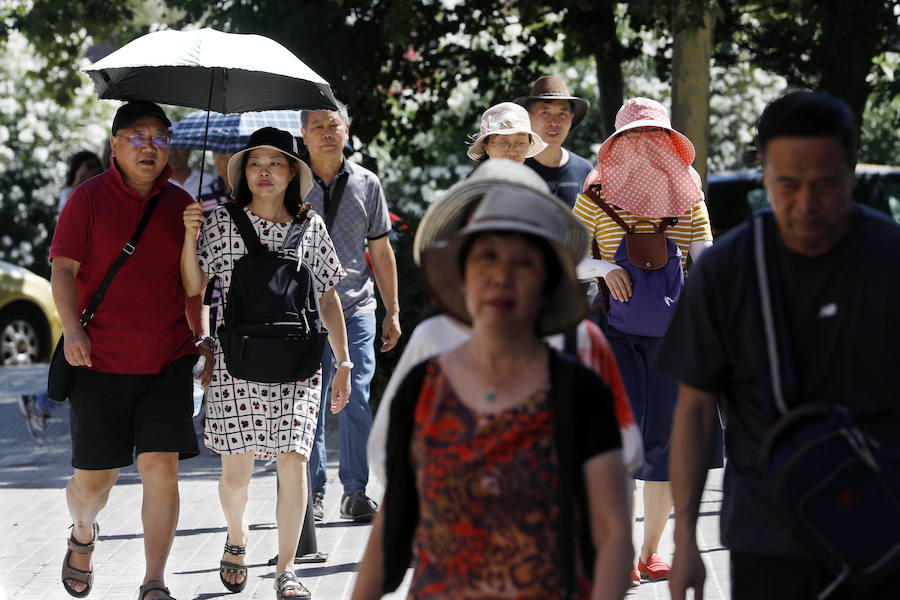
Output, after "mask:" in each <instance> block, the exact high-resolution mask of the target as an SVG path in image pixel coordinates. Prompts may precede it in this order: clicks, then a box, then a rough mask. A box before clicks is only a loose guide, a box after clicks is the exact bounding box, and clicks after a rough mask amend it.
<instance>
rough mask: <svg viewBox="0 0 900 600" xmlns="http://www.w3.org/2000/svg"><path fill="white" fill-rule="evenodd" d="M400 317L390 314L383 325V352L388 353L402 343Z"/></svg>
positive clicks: (386, 316) (396, 314)
mask: <svg viewBox="0 0 900 600" xmlns="http://www.w3.org/2000/svg"><path fill="white" fill-rule="evenodd" d="M400 333H401V332H400V315H399V314H398V313H393V314H388V315H385V317H384V322H383V323H382V324H381V351H382V352H387V351H388V350H390V349H391V348H393V347H394V346H396V345H397V342H399V341H400Z"/></svg>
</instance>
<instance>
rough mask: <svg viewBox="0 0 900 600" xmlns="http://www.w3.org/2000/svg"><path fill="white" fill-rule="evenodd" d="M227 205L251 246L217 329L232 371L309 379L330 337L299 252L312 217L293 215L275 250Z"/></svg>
mask: <svg viewBox="0 0 900 600" xmlns="http://www.w3.org/2000/svg"><path fill="white" fill-rule="evenodd" d="M225 207H226V208H227V209H228V213H229V214H230V215H231V219H232V221H233V222H234V224H235V226H236V227H237V230H238V232H239V233H240V234H241V238H243V240H244V244H245V245H246V247H247V254H246V255H244V256H242V257H241V258H239V259H238V260H236V261H235V263H234V269H233V271H232V272H231V287H230V289H229V290H228V296H227V298H226V301H225V313H224V323H223V324H222V325H221V326H219V329H218V331H217V335H218V338H219V343H220V344H221V345H222V354H223V357H224V358H225V366H226V368H227V369H228V373H229V374H230V375H231V376H232V377H237V378H239V379H246V380H249V381H258V382H261V383H283V382H288V381H300V380H302V379H308V378H309V377H312V376H313V375H314V374H315V373H316V371H317V370H318V369H319V365H320V364H321V362H322V351H323V350H324V348H325V341H326V339H327V337H328V331H327V330H326V329H325V328H324V326H323V325H322V322H321V319H320V317H319V297H318V295H317V294H316V290H315V287H314V285H313V284H314V282H315V278H314V277H313V273H312V270H311V269H310V267H309V265H307V264H306V262H305V261H304V260H303V257H301V256H297V252H298V250H299V247H300V241H301V240H302V239H303V233H304V232H305V231H306V228H307V227H308V226H309V221H310V218H309V217H306V218H305V219H295V220H294V222H293V223H292V224H291V226H290V228H289V229H288V232H287V234H286V235H285V239H284V245H283V247H282V250H281V251H280V252H275V251H271V250H266V249H265V247H264V246H263V245H262V244H261V243H260V241H259V236H258V235H256V231H254V229H253V226H252V225H251V223H250V219H249V218H247V215H246V214H245V213H244V210H243V208H242V207H240V206H238V205H236V204H233V203H228V204H226V205H225Z"/></svg>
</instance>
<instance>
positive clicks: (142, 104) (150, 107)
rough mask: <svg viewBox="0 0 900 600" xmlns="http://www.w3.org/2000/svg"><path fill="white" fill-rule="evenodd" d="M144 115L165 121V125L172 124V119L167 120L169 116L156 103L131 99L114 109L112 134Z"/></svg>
mask: <svg viewBox="0 0 900 600" xmlns="http://www.w3.org/2000/svg"><path fill="white" fill-rule="evenodd" d="M145 116H149V117H156V118H157V119H159V120H160V121H162V122H163V123H165V124H166V127H171V126H172V121H170V120H169V117H167V116H166V113H165V112H163V109H162V108H160V106H159V105H158V104H154V103H153V102H148V101H147V100H133V101H131V102H128V103H127V104H123V105H122V106H120V107H119V110H117V111H116V116H115V118H113V122H112V134H113V135H116V132H117V131H119V130H120V129H125V128H126V127H131V126H132V125H134V122H135V121H137V120H138V119H140V118H141V117H145Z"/></svg>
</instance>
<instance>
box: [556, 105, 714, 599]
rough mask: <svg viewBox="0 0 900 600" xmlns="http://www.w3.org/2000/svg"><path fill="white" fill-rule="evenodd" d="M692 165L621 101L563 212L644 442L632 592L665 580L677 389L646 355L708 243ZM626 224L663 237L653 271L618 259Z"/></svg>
mask: <svg viewBox="0 0 900 600" xmlns="http://www.w3.org/2000/svg"><path fill="white" fill-rule="evenodd" d="M693 160H694V145H693V144H692V143H691V141H690V140H689V139H688V138H687V137H685V136H684V135H683V134H681V133H679V132H678V131H675V130H674V129H672V124H671V122H670V121H669V114H668V112H667V111H666V109H665V107H663V105H662V104H660V103H659V102H656V101H655V100H651V99H649V98H631V99H629V100H627V101H626V102H625V104H623V105H622V108H620V109H619V112H618V114H617V115H616V131H615V133H613V134H612V135H611V136H609V138H607V139H606V141H604V142H603V144H602V145H601V146H600V150H599V151H598V152H597V165H596V166H595V167H594V170H593V171H591V173H590V174H589V175H588V178H587V180H586V181H585V184H584V190H585V193H583V194H581V195H580V196H579V197H578V200H577V202H576V203H575V208H574V209H573V211H574V213H575V215H576V216H577V217H578V218H579V219H581V221H582V222H584V224H585V225H586V226H587V227H588V229H590V230H591V232H592V233H593V235H594V239H595V240H596V242H597V249H595V251H594V252H595V258H599V259H601V266H600V268H599V271H600V273H601V276H602V278H603V280H604V281H605V283H606V285H607V287H608V288H609V295H610V309H609V312H608V314H607V321H606V322H605V323H602V325H603V326H604V332H605V333H606V336H607V339H608V340H609V343H610V346H612V349H613V352H614V354H615V356H616V362H617V363H618V365H619V370H620V371H621V373H622V378H623V379H624V380H625V389H626V391H627V392H628V399H629V401H630V402H631V408H632V411H633V412H634V416H635V418H636V419H637V421H638V426H639V428H640V430H641V432H642V434H643V437H644V457H645V460H644V465H643V466H642V467H641V468H639V469H638V470H637V471H635V472H634V473H633V476H634V478H635V479H640V480H643V481H644V492H643V500H644V536H643V543H642V545H641V549H640V557H639V560H638V563H637V565H634V566H633V567H632V574H631V577H632V583H633V584H634V585H637V584H639V583H640V581H641V578H642V577H643V578H645V579H651V580H655V579H665V578H666V577H668V573H669V565H668V564H667V562H666V561H665V560H664V559H663V558H662V557H661V556H660V555H659V554H658V552H657V551H658V545H659V540H660V537H661V536H662V533H663V530H664V529H665V526H666V523H667V521H668V518H669V513H670V511H671V510H672V490H671V484H670V482H669V435H670V430H671V428H672V414H673V411H674V408H675V401H676V399H677V395H678V384H677V382H676V381H674V380H673V379H671V378H669V377H668V376H666V375H664V374H663V373H662V372H660V371H658V370H657V369H656V368H655V366H654V365H653V356H654V353H655V350H656V346H657V344H658V342H659V339H660V337H661V336H662V333H663V332H664V331H665V325H666V323H667V322H668V314H669V312H670V311H671V309H672V308H673V305H674V304H675V302H676V301H677V300H678V294H679V292H680V289H681V286H682V285H683V274H684V269H685V268H686V266H687V256H688V254H690V255H691V257H692V258H693V259H694V260H696V259H697V257H698V256H699V255H700V253H701V252H703V250H704V249H705V248H707V247H709V246H710V245H712V232H711V230H710V225H709V215H708V213H707V210H706V203H705V202H704V196H703V189H702V185H701V182H700V176H699V175H698V173H697V171H695V170H694V168H693V167H691V163H692V162H693ZM673 217H674V218H673ZM639 221H641V223H638V222H639ZM636 223H638V225H637V228H636V231H638V232H644V231H653V230H654V229H657V230H662V231H663V232H664V236H665V243H666V249H667V251H668V255H667V257H663V259H662V264H663V265H664V266H663V267H659V266H658V265H655V264H654V265H653V268H648V267H650V263H649V262H648V263H644V264H638V263H637V262H636V261H635V260H634V259H635V257H634V255H633V253H630V252H629V251H628V248H627V246H626V243H624V242H623V238H624V237H625V229H624V228H623V225H624V226H625V227H629V228H630V227H634V226H635V224H636ZM659 237H660V236H658V238H659ZM644 239H646V238H644ZM659 241H663V240H659ZM598 253H599V255H598ZM666 259H667V260H666ZM666 271H668V273H669V274H668V275H663V273H664V272H666ZM672 273H674V275H672ZM666 277H668V279H666ZM654 278H655V279H654ZM660 281H662V282H663V283H662V284H660V283H659V282H660ZM720 445H721V444H720ZM717 454H720V453H717ZM717 460H721V458H720V457H718V458H717ZM712 466H716V465H712ZM718 466H721V464H719V465H718ZM635 504H636V503H635Z"/></svg>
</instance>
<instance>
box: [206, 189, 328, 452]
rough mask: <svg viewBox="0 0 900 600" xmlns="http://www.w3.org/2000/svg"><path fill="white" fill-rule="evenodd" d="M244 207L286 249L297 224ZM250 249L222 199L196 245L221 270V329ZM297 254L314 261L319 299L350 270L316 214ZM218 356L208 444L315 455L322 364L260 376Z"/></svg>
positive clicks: (264, 238) (214, 270)
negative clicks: (282, 376) (274, 377)
mask: <svg viewBox="0 0 900 600" xmlns="http://www.w3.org/2000/svg"><path fill="white" fill-rule="evenodd" d="M244 212H245V213H246V214H247V216H248V217H249V218H250V223H251V224H252V225H253V229H254V230H255V231H256V234H257V235H258V236H259V239H260V242H262V244H263V245H264V246H266V247H267V248H269V249H271V250H280V249H281V247H282V245H283V243H284V236H285V235H286V234H287V230H288V228H289V227H290V223H274V222H272V221H267V220H265V219H262V218H260V217H258V216H256V215H254V214H253V213H252V212H250V210H249V209H248V208H247V207H244ZM246 253H247V250H246V248H245V247H244V241H243V240H242V239H241V236H240V234H239V233H238V231H237V227H235V225H234V223H233V222H232V220H231V217H230V215H229V214H228V210H227V209H226V208H225V207H224V206H220V207H219V208H217V209H216V210H215V211H213V213H212V214H211V215H210V216H209V218H207V219H206V223H204V225H203V230H202V232H201V235H200V241H199V243H198V249H197V254H198V256H199V258H200V268H201V269H202V270H203V272H204V273H206V275H207V276H208V277H210V278H212V277H213V276H218V278H219V282H220V285H221V286H222V302H223V304H222V305H221V306H219V311H218V315H217V316H216V329H218V328H219V326H220V325H221V324H222V321H223V318H224V317H223V315H224V303H225V302H227V299H228V290H229V289H230V287H231V272H232V269H233V267H234V263H235V261H236V260H237V259H239V258H240V257H242V256H243V255H244V254H246ZM298 255H299V256H302V257H303V260H304V261H306V263H307V264H308V265H309V266H310V268H311V270H312V273H313V277H314V285H315V286H316V290H317V292H318V294H319V297H320V298H321V296H322V295H323V294H324V293H325V292H327V291H328V290H330V289H331V288H333V287H334V286H335V284H336V283H337V282H338V281H339V280H340V279H341V277H343V276H344V269H343V268H342V267H341V263H340V260H339V259H338V256H337V253H336V252H335V251H334V245H333V244H332V242H331V237H329V235H328V232H327V230H326V229H325V223H324V221H322V218H321V217H320V216H318V215H317V214H316V215H313V217H312V220H311V221H310V223H309V226H308V227H307V229H306V232H305V233H304V235H303V240H302V241H301V243H300V252H299V253H298ZM214 361H215V365H214V368H213V375H212V381H211V382H210V384H209V392H208V393H207V396H206V427H205V431H204V435H203V437H204V440H205V443H206V446H207V447H208V448H210V449H211V450H213V451H215V452H218V453H219V454H244V453H246V452H253V453H254V455H255V456H256V458H258V459H262V460H270V459H272V458H274V457H276V456H277V455H278V454H280V453H282V452H298V453H300V454H302V455H303V456H305V457H307V458H308V457H309V453H310V449H311V448H312V444H313V437H314V436H315V432H316V422H317V419H318V416H319V399H320V390H321V387H322V368H321V366H320V367H319V370H318V371H316V374H315V375H313V376H312V377H310V378H309V379H306V380H303V381H296V382H289V383H257V382H254V381H246V380H244V379H238V378H237V377H232V376H231V375H230V374H229V373H228V371H227V369H226V368H225V359H224V358H223V356H222V350H221V348H219V349H217V350H216V353H215V355H214Z"/></svg>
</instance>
